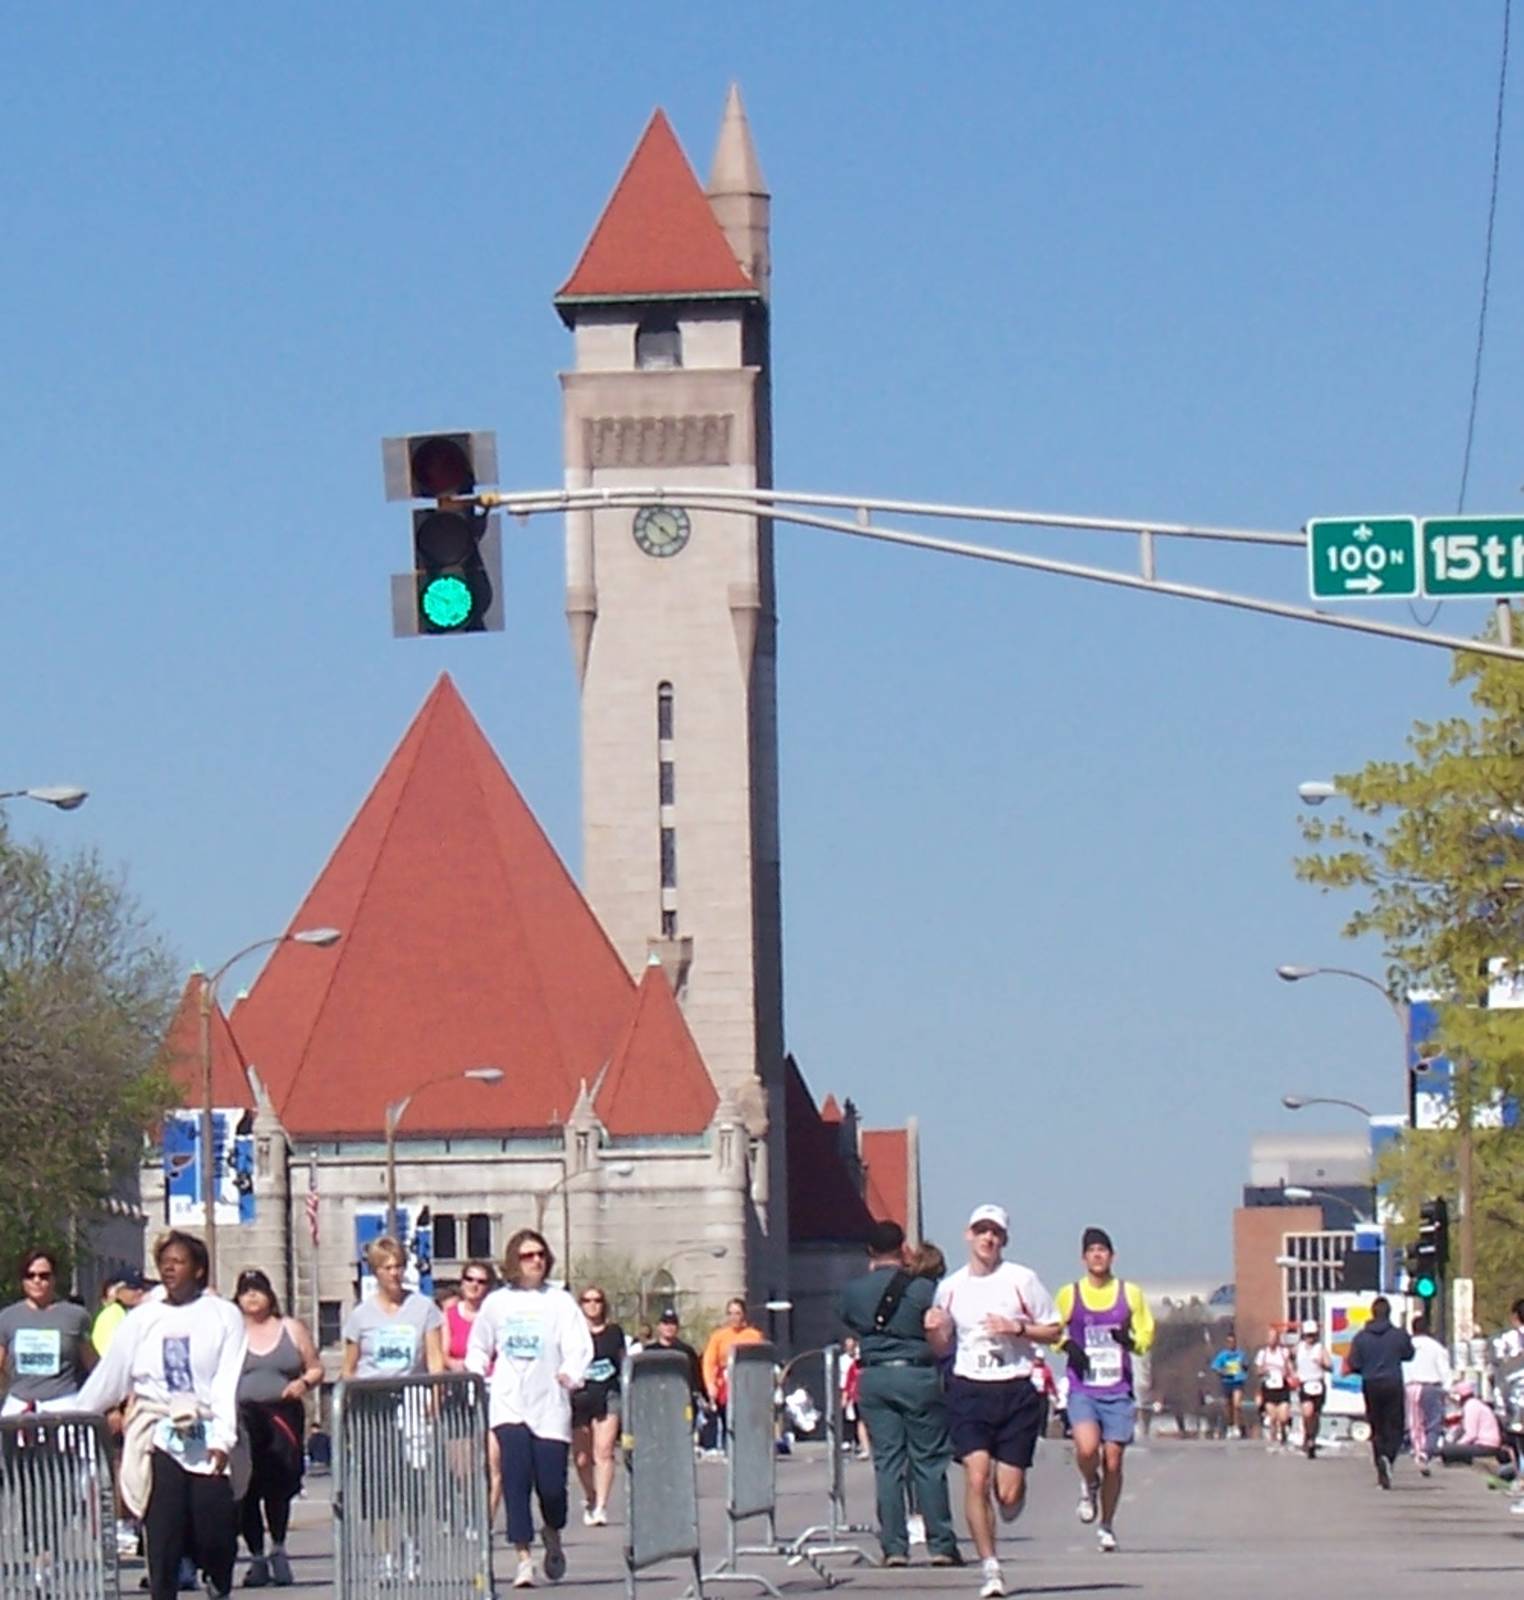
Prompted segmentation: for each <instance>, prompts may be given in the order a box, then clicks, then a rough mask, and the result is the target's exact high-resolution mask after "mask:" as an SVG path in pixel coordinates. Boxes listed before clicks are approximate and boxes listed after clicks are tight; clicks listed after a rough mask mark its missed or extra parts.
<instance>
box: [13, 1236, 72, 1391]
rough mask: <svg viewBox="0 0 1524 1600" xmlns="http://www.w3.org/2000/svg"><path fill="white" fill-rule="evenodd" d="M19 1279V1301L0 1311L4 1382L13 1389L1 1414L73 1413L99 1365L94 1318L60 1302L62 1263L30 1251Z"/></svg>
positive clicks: (50, 1254) (48, 1254)
mask: <svg viewBox="0 0 1524 1600" xmlns="http://www.w3.org/2000/svg"><path fill="white" fill-rule="evenodd" d="M18 1275H19V1277H20V1279H21V1298H20V1299H19V1300H17V1301H16V1302H15V1303H14V1304H12V1305H8V1306H7V1307H6V1308H5V1310H4V1311H0V1378H5V1377H9V1379H10V1390H9V1392H8V1393H7V1394H6V1397H5V1404H4V1406H3V1408H0V1415H4V1416H7V1417H10V1416H14V1415H15V1414H16V1413H17V1412H19V1411H69V1410H72V1409H74V1398H75V1396H76V1395H77V1394H78V1393H79V1391H80V1388H81V1386H82V1385H83V1384H84V1381H85V1375H86V1374H87V1373H88V1372H89V1371H90V1369H91V1367H93V1366H94V1365H95V1346H94V1345H93V1344H92V1343H91V1342H90V1313H89V1312H88V1311H86V1310H85V1308H84V1307H83V1306H77V1305H74V1304H73V1303H72V1302H71V1301H68V1300H60V1299H59V1298H58V1258H57V1257H56V1256H55V1255H54V1254H53V1252H52V1251H51V1250H45V1249H36V1250H28V1251H26V1252H25V1254H23V1256H22V1257H21V1261H20V1263H19V1269H18Z"/></svg>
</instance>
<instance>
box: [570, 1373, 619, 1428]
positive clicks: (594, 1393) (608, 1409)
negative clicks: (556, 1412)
mask: <svg viewBox="0 0 1524 1600" xmlns="http://www.w3.org/2000/svg"><path fill="white" fill-rule="evenodd" d="M571 1404H572V1426H573V1427H576V1428H583V1427H586V1426H587V1424H588V1423H589V1422H601V1421H602V1420H603V1419H604V1418H605V1417H617V1416H618V1415H619V1390H618V1389H617V1388H614V1387H613V1386H608V1387H605V1386H604V1385H603V1384H601V1383H600V1384H591V1383H590V1384H588V1385H587V1386H586V1387H585V1388H581V1389H573V1390H572V1403H571Z"/></svg>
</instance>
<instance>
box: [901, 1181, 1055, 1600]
mask: <svg viewBox="0 0 1524 1600" xmlns="http://www.w3.org/2000/svg"><path fill="white" fill-rule="evenodd" d="M1010 1231H1011V1224H1010V1218H1009V1217H1008V1216H1007V1215H1006V1212H1005V1208H1004V1207H1003V1206H996V1205H983V1206H976V1207H975V1208H974V1213H973V1215H972V1216H971V1217H970V1218H969V1219H968V1233H967V1238H968V1265H967V1266H966V1267H960V1268H959V1269H958V1271H957V1272H954V1273H952V1274H951V1275H950V1276H949V1277H946V1278H944V1279H943V1280H942V1282H941V1284H940V1286H939V1287H938V1289H937V1294H936V1302H935V1304H934V1305H933V1307H932V1309H931V1310H930V1311H928V1312H927V1313H926V1332H927V1336H928V1338H929V1339H930V1340H931V1345H932V1348H933V1349H934V1350H935V1351H936V1352H937V1353H938V1354H939V1355H946V1354H947V1353H948V1352H950V1351H951V1352H954V1357H953V1371H952V1377H951V1378H950V1379H949V1380H948V1384H947V1415H948V1422H949V1424H950V1431H951V1433H952V1446H953V1455H954V1457H955V1458H956V1459H957V1460H959V1461H961V1462H962V1463H963V1501H964V1514H965V1515H966V1516H967V1518H968V1531H969V1534H970V1535H971V1536H972V1538H973V1541H974V1547H975V1549H977V1550H978V1552H979V1556H980V1559H981V1561H982V1563H983V1585H982V1587H981V1588H980V1590H979V1593H980V1595H981V1597H983V1600H994V1597H996V1596H999V1595H1003V1594H1004V1593H1005V1592H1006V1590H1005V1577H1004V1574H1003V1573H1002V1572H1001V1570H1000V1561H999V1558H998V1557H997V1556H996V1554H995V1520H994V1516H993V1515H992V1512H991V1508H990V1493H991V1490H993V1491H994V1498H995V1503H996V1505H997V1506H998V1507H999V1510H1000V1515H1001V1517H1002V1519H1003V1520H1004V1521H1006V1522H1014V1521H1015V1520H1016V1518H1017V1517H1019V1516H1020V1515H1021V1512H1022V1507H1023V1505H1024V1503H1025V1495H1026V1474H1027V1469H1028V1468H1029V1467H1030V1466H1031V1465H1032V1457H1033V1454H1034V1452H1035V1451H1036V1448H1037V1435H1038V1431H1039V1429H1040V1428H1041V1426H1042V1396H1041V1395H1039V1394H1038V1392H1037V1390H1036V1388H1035V1387H1034V1386H1033V1383H1032V1367H1033V1364H1034V1361H1035V1359H1036V1356H1037V1353H1038V1352H1037V1347H1038V1345H1039V1344H1052V1343H1053V1342H1054V1341H1055V1340H1056V1339H1057V1338H1058V1337H1059V1334H1060V1331H1061V1329H1060V1324H1059V1320H1058V1312H1057V1310H1056V1308H1055V1307H1054V1304H1053V1297H1052V1295H1050V1294H1049V1293H1048V1291H1047V1290H1046V1289H1045V1288H1044V1287H1043V1285H1042V1283H1041V1281H1040V1280H1039V1279H1038V1276H1037V1274H1036V1273H1035V1272H1033V1271H1032V1270H1031V1268H1029V1267H1023V1266H1018V1265H1017V1264H1016V1263H1015V1262H1014V1261H1006V1260H1004V1259H1003V1252H1004V1250H1005V1245H1006V1241H1007V1239H1009V1237H1010ZM870 1426H871V1425H870Z"/></svg>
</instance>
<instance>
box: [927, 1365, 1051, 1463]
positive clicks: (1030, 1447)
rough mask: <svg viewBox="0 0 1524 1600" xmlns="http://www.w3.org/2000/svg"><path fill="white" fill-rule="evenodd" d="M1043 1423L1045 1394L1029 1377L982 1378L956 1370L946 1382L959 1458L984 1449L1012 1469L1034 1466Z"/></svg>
mask: <svg viewBox="0 0 1524 1600" xmlns="http://www.w3.org/2000/svg"><path fill="white" fill-rule="evenodd" d="M1042 1424H1043V1397H1042V1396H1041V1395H1040V1394H1039V1393H1038V1392H1037V1390H1036V1388H1035V1387H1034V1386H1033V1383H1032V1380H1031V1379H1030V1378H1025V1377H1023V1378H1000V1379H997V1380H995V1381H992V1382H982V1381H980V1380H979V1379H978V1378H960V1377H959V1376H958V1375H957V1374H956V1373H954V1374H953V1376H952V1377H950V1378H949V1379H948V1380H947V1425H948V1432H949V1433H950V1434H951V1436H952V1447H953V1459H954V1460H955V1461H962V1460H963V1459H964V1457H965V1456H971V1455H973V1454H975V1453H976V1452H978V1451H983V1452H985V1454H987V1455H991V1456H993V1457H994V1458H995V1460H996V1461H1003V1462H1004V1463H1005V1464H1006V1466H1008V1467H1030V1466H1031V1465H1032V1457H1033V1455H1034V1454H1035V1452H1036V1450H1037V1436H1038V1434H1039V1433H1041V1431H1042Z"/></svg>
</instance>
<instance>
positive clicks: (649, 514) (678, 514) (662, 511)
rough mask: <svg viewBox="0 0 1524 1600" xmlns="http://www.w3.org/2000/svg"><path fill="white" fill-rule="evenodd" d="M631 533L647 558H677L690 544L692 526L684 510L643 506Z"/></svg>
mask: <svg viewBox="0 0 1524 1600" xmlns="http://www.w3.org/2000/svg"><path fill="white" fill-rule="evenodd" d="M630 531H631V532H632V533H633V534H634V535H635V543H636V544H638V545H639V546H640V548H641V549H642V550H644V551H645V553H646V554H647V555H648V556H675V555H676V554H677V553H678V551H680V550H681V549H682V548H683V546H684V545H685V544H687V542H688V538H689V536H690V535H691V534H692V532H693V524H692V523H691V522H689V520H688V513H687V512H686V511H684V510H683V508H682V507H681V506H642V507H641V508H640V510H639V511H637V512H636V513H635V521H634V524H633V525H632V527H631V530H630Z"/></svg>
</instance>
